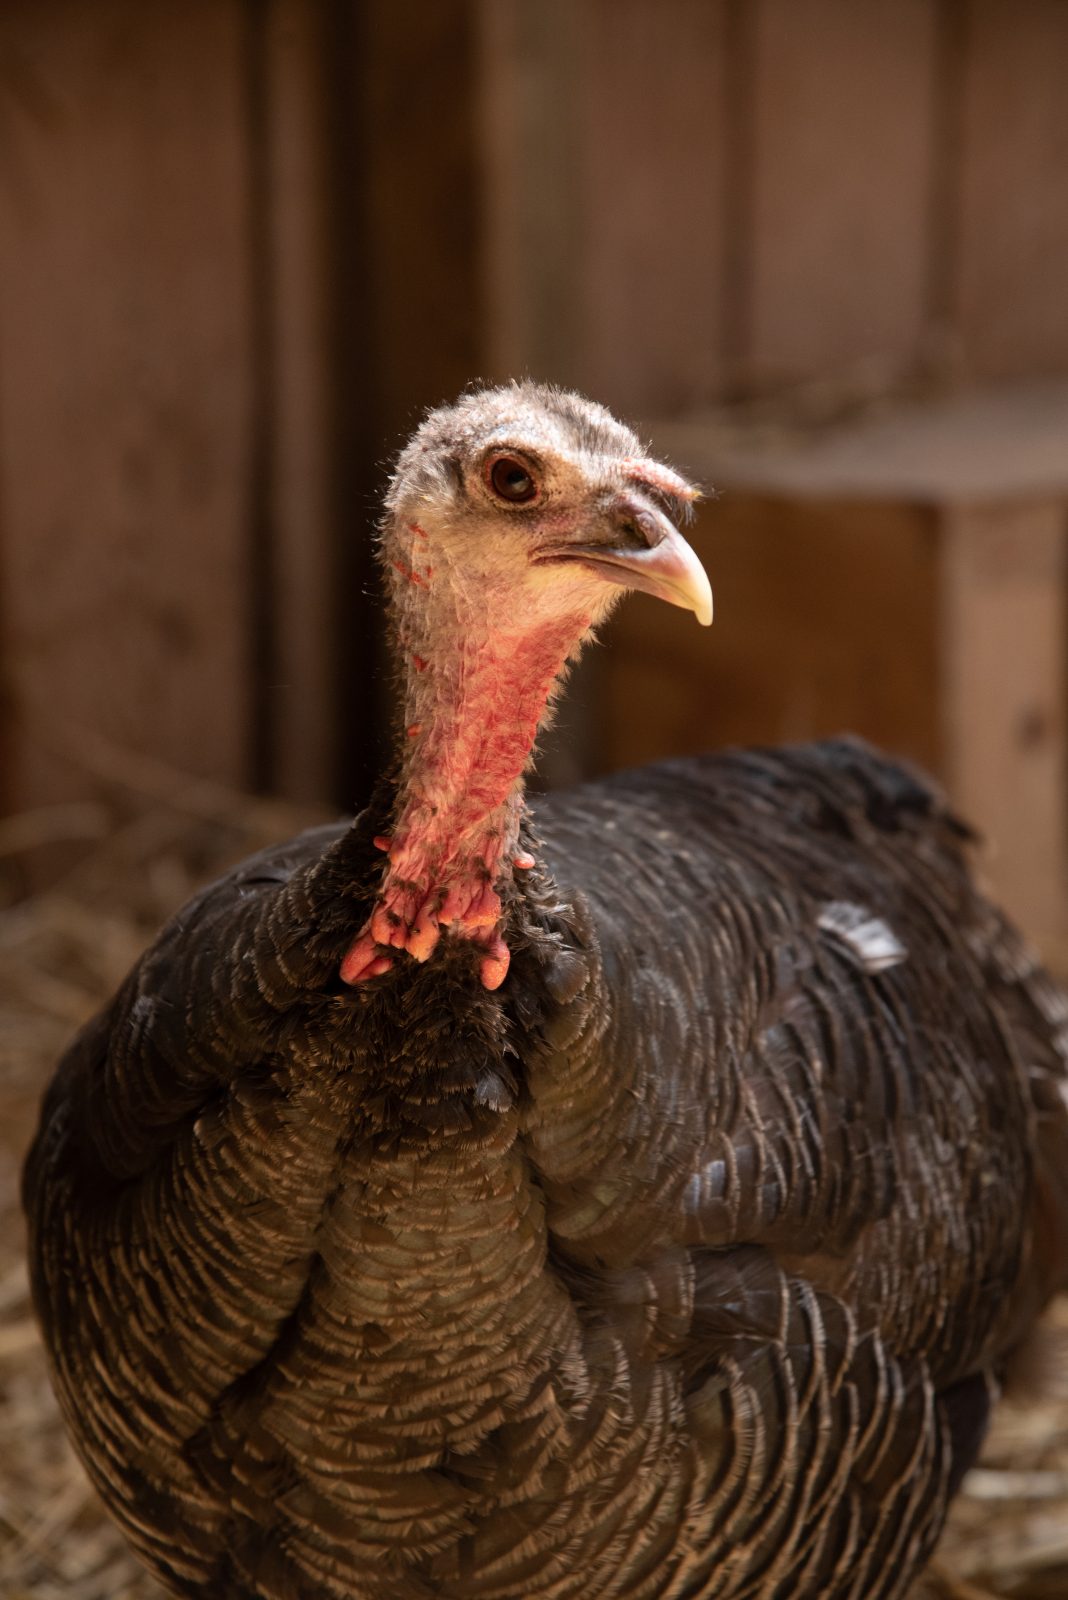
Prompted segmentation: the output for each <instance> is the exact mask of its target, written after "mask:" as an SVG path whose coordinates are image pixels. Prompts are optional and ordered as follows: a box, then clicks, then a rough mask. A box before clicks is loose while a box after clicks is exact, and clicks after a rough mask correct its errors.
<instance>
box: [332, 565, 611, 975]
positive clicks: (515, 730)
mask: <svg viewBox="0 0 1068 1600" xmlns="http://www.w3.org/2000/svg"><path fill="white" fill-rule="evenodd" d="M394 566H395V568H396V570H397V571H398V572H399V573H400V578H399V579H396V580H395V584H394V587H395V598H396V601H397V612H398V614H399V628H398V633H399V639H400V646H401V650H402V652H403V657H404V666H405V677H406V685H405V713H404V728H403V733H402V737H403V738H404V742H405V749H404V752H403V760H402V776H401V782H400V784H399V786H398V793H397V801H396V808H395V811H394V815H393V822H392V827H391V832H390V837H389V838H388V839H382V840H379V841H377V842H378V843H379V845H380V848H383V849H386V850H388V865H387V867H386V872H385V875H384V878H383V881H382V886H381V888H380V890H379V892H378V895H377V897H376V901H375V907H374V910H373V912H372V914H371V916H370V918H369V919H368V921H367V923H366V924H365V926H364V927H363V929H362V930H361V931H360V933H359V934H358V935H357V937H356V939H355V941H354V943H353V944H352V946H351V947H350V949H349V951H348V953H347V955H346V956H345V959H344V961H343V962H342V966H341V976H342V978H343V979H344V980H345V981H346V982H347V983H360V982H363V981H365V980H366V979H368V978H372V977H376V976H377V975H378V974H379V973H382V972H385V971H387V970H388V969H389V967H390V966H391V965H392V957H391V954H390V952H392V951H398V952H399V951H407V953H408V954H409V955H410V956H413V957H414V958H415V960H417V961H426V960H427V958H428V957H429V956H430V955H431V954H432V952H433V950H434V949H435V947H436V945H437V943H438V940H439V938H440V937H441V934H442V931H443V930H444V929H445V928H448V929H449V930H450V932H451V933H452V934H453V935H454V936H458V937H461V938H466V939H470V940H471V941H472V942H474V943H475V944H476V945H478V946H479V947H480V948H481V951H482V957H481V961H480V974H481V978H482V982H483V984H484V985H485V987H486V988H487V989H496V988H497V987H498V986H499V985H500V984H501V983H502V982H503V981H504V978H505V975H506V973H507V971H508V962H509V952H508V947H507V945H506V944H505V942H504V940H503V938H502V936H501V927H500V924H501V900H500V895H499V893H498V887H499V886H500V884H501V883H502V881H503V879H504V878H505V877H506V876H507V875H508V874H510V873H511V871H512V868H513V866H516V865H518V866H519V867H520V868H522V867H524V866H532V865H533V861H532V860H531V859H530V858H529V857H525V856H523V855H520V856H518V857H517V855H516V851H517V846H518V839H519V823H520V818H521V816H522V812H523V774H524V771H525V770H526V767H527V765H528V764H529V761H530V757H531V752H532V749H533V746H534V740H535V738H536V736H537V732H538V728H539V726H540V725H541V723H542V722H543V720H544V719H545V716H546V712H547V709H548V705H549V700H550V697H551V695H552V691H553V688H554V685H555V683H556V681H557V679H558V678H559V676H560V674H561V672H562V671H563V668H564V664H565V662H566V661H567V658H568V656H569V655H571V654H572V652H573V651H574V650H575V649H576V647H577V645H578V644H579V642H580V641H581V639H582V637H583V635H584V634H585V633H586V631H587V629H588V627H589V625H590V620H591V619H590V617H589V616H584V615H579V614H574V615H569V616H566V617H560V616H555V617H552V618H539V617H531V618H530V619H529V620H525V621H523V622H520V623H515V624H512V625H510V626H504V627H499V626H494V625H492V624H491V622H490V620H489V619H491V618H493V617H495V616H498V615H507V597H502V598H503V600H504V603H503V604H502V605H501V606H500V608H498V607H497V606H495V605H494V604H493V603H492V600H491V598H489V597H487V596H485V595H483V596H482V603H481V605H480V607H479V609H478V613H477V614H472V612H471V609H470V607H469V605H468V604H467V603H465V599H466V597H464V598H462V599H461V598H460V597H458V596H457V595H455V594H450V593H449V590H450V588H451V586H450V585H448V584H447V583H446V584H442V585H441V586H440V587H439V586H437V585H435V586H434V589H435V591H436V592H433V593H431V594H425V593H422V592H419V591H422V590H424V589H426V588H428V587H429V585H428V583H427V581H426V578H425V577H424V575H422V574H419V573H416V571H415V568H414V566H413V567H412V568H408V567H406V566H404V565H401V564H398V563H395V564H394ZM428 570H430V571H432V569H428ZM399 585H404V589H405V590H407V592H404V591H403V590H402V592H400V593H396V590H397V588H398V587H399ZM443 591H444V592H443ZM450 602H451V603H450Z"/></svg>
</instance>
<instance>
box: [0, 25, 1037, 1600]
mask: <svg viewBox="0 0 1068 1600" xmlns="http://www.w3.org/2000/svg"><path fill="white" fill-rule="evenodd" d="M1066 83H1068V7H1065V6H1064V4H1063V3H1062V0H1023V3H1010V0H896V3H895V4H894V5H892V6H889V5H886V4H882V3H880V0H91V3H86V0H7V3H6V4H5V6H4V7H3V10H2V13H0V995H2V999H3V1017H2V1021H0V1218H2V1226H0V1441H2V1448H0V1592H2V1593H3V1594H4V1595H7V1596H10V1597H11V1600H149V1597H152V1596H158V1595H159V1594H160V1593H161V1591H159V1590H158V1589H157V1588H155V1587H154V1585H153V1584H152V1583H151V1582H150V1581H149V1579H148V1578H147V1577H145V1576H143V1575H142V1574H141V1573H140V1572H139V1570H138V1568H137V1566H136V1563H135V1562H134V1561H133V1559H132V1558H131V1557H130V1556H128V1555H127V1553H126V1552H125V1549H124V1547H123V1546H122V1543H121V1540H120V1539H119V1536H118V1535H117V1534H116V1533H115V1532H113V1531H112V1529H111V1528H110V1526H109V1524H108V1523H107V1522H106V1520H105V1519H104V1517H103V1514H102V1512H101V1511H100V1510H99V1509H98V1507H97V1503H96V1501H95V1498H94V1496H93V1494H92V1491H91V1490H90V1488H89V1486H88V1484H87V1482H86V1480H85V1479H84V1476H83V1475H82V1473H81V1469H80V1468H79V1467H78V1465H77V1463H76V1461H75V1459H74V1457H73V1455H72V1453H71V1451H70V1448H69V1446H68V1445H67V1443H66V1441H65V1438H64V1436H63V1433H62V1429H61V1426H60V1423H59V1419H58V1415H57V1413H56V1409H55V1404H54V1402H53V1401H52V1398H51V1394H50V1390H49V1388H48V1383H47V1377H46V1373H45V1366H44V1358H43V1354H42V1352H41V1350H40V1347H39V1342H38V1337H37V1333H36V1329H35V1326H34V1323H33V1319H32V1313H31V1311H30V1306H29V1298H28V1286H27V1281H26V1273H25V1267H24V1265H23V1260H22V1238H21V1220H20V1213H19V1208H18V1195H17V1191H18V1172H19V1165H20V1161H21V1157H22V1152H23V1150H24V1148H25V1145H26V1142H27V1140H28V1138H29V1136H30V1133H31V1130H32V1126H33V1121H34V1117H35V1108H36V1103H37V1100H38V1097H39V1095H40V1092H41V1089H42V1087H43V1085H44V1083H45V1082H46V1080H47V1077H48V1075H49V1073H50V1072H51V1069H52V1066H53V1064H54V1062H55V1060H56V1058H57V1057H58V1055H59V1054H60V1052H61V1051H62V1049H63V1047H64V1045H65V1043H66V1041H67V1039H68V1038H69V1037H70V1035H71V1033H72V1032H73V1031H74V1029H75V1028H77V1027H78V1026H79V1025H80V1024H81V1023H82V1022H83V1021H84V1020H85V1019H86V1018H87V1017H88V1016H89V1015H90V1014H91V1013H92V1012H93V1011H94V1010H95V1009H96V1007H97V1006H99V1004H100V1003H101V1002H102V1001H103V999H105V998H106V996H107V995H108V994H109V993H110V992H111V991H112V989H113V988H114V986H115V985H116V983H117V982H118V981H119V980H120V979H121V977H122V976H123V975H124V973H125V972H126V970H127V969H128V967H129V966H130V964H131V963H132V961H133V960H134V959H135V958H136V956H137V955H138V953H139V952H140V950H141V949H142V948H143V946H144V944H145V942H146V941H147V940H148V938H150V937H151V934H152V933H153V931H154V929H155V928H156V927H158V926H159V924H160V923H161V921H163V920H164V919H165V918H166V917H167V916H169V915H170V914H171V913H172V912H173V911H174V910H175V909H176V908H177V907H178V906H179V905H180V904H181V903H182V901H183V900H184V899H185V898H186V897H187V896H188V895H189V894H190V893H192V892H193V890H194V889H195V888H196V887H197V886H198V885H199V884H201V883H202V882H204V881H206V880H208V879H209V878H211V877H212V876H214V875H216V874H218V873H219V872H221V871H222V870H224V869H225V868H226V867H227V866H228V865H229V864H230V863H232V862H233V861H235V860H237V859H239V858H240V857H241V856H242V855H244V854H247V853H248V852H249V851H251V850H254V849H256V848H259V847H260V846H262V845H265V844H267V843H269V842H272V841H273V840H276V839H279V838H282V837H285V836H286V835H287V834H289V833H292V832H294V831H296V830H297V829H299V828H300V827H302V826H305V825H307V824H309V823H312V822H317V821H320V820H323V819H326V818H331V817H334V816H336V815H338V814H340V813H344V812H346V811H349V810H351V809H353V808H355V807H358V806H359V804H360V803H361V800H362V799H363V798H364V797H365V796H366V795H367V793H368V791H369V787H370V784H371V782H372V780H373V777H374V775H375V773H376V772H377V770H378V768H379V765H380V763H381V761H382V759H383V751H384V749H385V743H386V736H387V727H388V717H389V704H390V700H389V694H390V685H389V679H388V674H387V672H386V670H385V666H384V648H383V639H382V634H381V626H382V624H381V607H380V599H379V591H378V576H377V571H376V568H375V563H374V558H373V552H372V543H371V534H372V531H373V528H374V523H375V518H376V515H377V510H376V508H377V504H378V499H379V496H380V494H381V492H382V488H383V486H384V483H385V479H386V473H387V470H388V464H389V461H390V458H391V456H392V454H393V453H394V452H395V451H396V449H397V448H398V447H399V445H400V444H401V443H402V442H403V440H404V438H405V437H406V436H407V434H408V433H409V432H410V431H411V428H412V427H413V425H414V423H415V422H416V420H417V419H418V418H419V416H420V415H421V413H422V412H423V410H424V409H425V408H426V407H427V406H429V405H433V404H436V403H439V402H441V401H443V400H445V399H447V398H449V397H450V396H452V395H454V394H456V393H457V392H458V391H459V390H461V389H462V388H463V387H464V386H465V385H467V384H469V383H471V381H472V380H474V379H485V380H490V381H506V380H507V379H509V378H512V377H516V376H522V375H531V376H534V377H536V378H538V379H541V380H546V381H551V382H554V383H559V384H563V385H566V386H571V387H574V388H577V389H579V390H581V391H583V392H584V393H587V394H589V395H591V396H592V397H595V398H596V399H598V400H600V401H602V402H604V403H605V404H606V405H608V406H609V407H611V408H612V409H613V410H615V411H616V412H618V413H619V414H620V415H622V416H623V417H625V418H626V419H627V420H629V421H631V422H632V423H633V424H634V425H635V426H636V427H637V428H638V431H639V432H640V433H641V434H642V435H643V436H644V437H646V438H648V439H649V440H650V441H651V442H652V444H653V446H654V448H655V449H656V450H657V451H658V452H660V453H661V454H662V455H663V456H664V457H665V458H666V459H668V460H671V461H672V462H673V463H675V464H676V465H678V466H679V467H680V468H682V469H683V470H685V471H687V472H689V473H690V474H692V475H693V476H694V477H695V478H696V479H697V480H698V481H699V482H700V483H701V484H702V485H703V486H704V488H705V491H706V493H705V496H704V499H703V502H702V504H701V507H700V509H699V511H698V514H697V519H696V522H695V525H694V528H693V530H692V540H693V543H694V546H695V548H696V549H697V550H698V552H699V554H700V555H701V557H702V559H703V561H704V562H705V565H706V567H707V569H708V571H709V574H710V576H711V579H712V584H713V588H714V590H715V594H716V622H715V626H714V627H713V629H712V630H711V632H705V630H702V629H698V628H697V627H695V626H692V625H688V622H687V620H685V619H681V618H680V616H679V614H678V613H675V612H671V611H669V610H668V609H667V608H663V607H657V606H656V605H655V604H654V603H653V602H652V601H650V600H646V599H644V598H643V597H640V596H639V597H635V598H634V599H633V600H630V601H628V603H627V605H626V606H624V607H623V608H622V609H621V610H620V612H619V614H618V616H617V617H616V618H615V619H614V620H613V622H612V623H611V625H610V626H609V627H608V628H607V629H606V630H605V632H604V635H603V648H600V649H597V650H595V651H592V652H589V653H588V654H587V657H586V658H585V659H584V661H583V664H582V665H581V667H580V668H579V669H578V671H577V672H576V673H575V675H574V679H573V683H572V688H571V692H570V693H569V696H568V698H567V701H566V703H565V705H564V707H563V710H562V713H561V716H560V718H559V722H558V724H557V727H556V728H555V729H554V731H553V733H552V734H551V736H550V737H549V738H548V739H547V740H546V743H545V747H544V750H543V752H542V757H541V760H540V762H539V768H538V778H537V781H538V782H540V783H543V784H546V785H561V784H567V783H572V782H575V781H578V780H581V779H583V778H585V777H590V776H593V775H596V774H599V773H602V772H605V771H609V770H613V769H617V768H620V767H624V766H629V765H633V764H636V763H639V762H643V761H647V760H653V759H656V758H658V757H661V756H666V755H674V754H681V753H684V752H689V751H698V750H703V749H710V748H716V747H720V746H723V745H729V744H738V743H746V744H749V743H764V742H778V741H783V740H786V741H792V740H799V739H806V738H810V737H818V736H823V735H827V734H832V733H837V732H840V731H843V730H848V731H850V732H853V733H857V734H860V735H862V736H864V737H866V738H868V739H870V740H872V741H874V742H875V743H877V744H879V745H882V746H885V747H886V748H888V749H890V750H892V751H893V752H895V753H896V754H898V755H901V756H904V757H906V758H907V759H909V760H912V761H914V762H916V763H917V764H919V765H920V766H922V767H923V768H925V769H926V770H927V771H929V772H931V773H933V774H934V775H935V776H936V777H937V778H938V780H939V781H940V782H941V783H942V784H943V785H944V786H945V788H946V790H947V791H948V792H949V793H950V794H951V796H952V797H953V800H954V803H955V804H956V805H957V806H958V807H959V809H960V810H961V812H962V813H963V814H964V815H966V816H967V817H968V818H969V819H970V820H971V821H972V822H973V823H974V824H975V825H976V827H977V829H978V830H979V832H980V834H981V835H982V836H983V840H984V843H983V846H982V850H981V871H982V873H983V875H984V878H985V879H986V881H988V882H989V883H990V884H991V885H992V887H993V888H994V890H995V891H996V893H997V895H998V896H999V898H1000V899H1001V900H1002V901H1003V902H1004V904H1005V905H1006V906H1007V908H1008V909H1009V910H1010V911H1011V913H1012V914H1013V916H1014V917H1015V918H1016V919H1017V921H1018V922H1019V923H1020V925H1021V926H1022V927H1023V929H1024V930H1025V932H1026V933H1027V934H1028V935H1029V936H1030V937H1031V939H1032V940H1033V941H1034V942H1035V943H1036V945H1037V946H1038V948H1039V949H1040V950H1041V951H1042V953H1043V955H1044V957H1045V958H1046V960H1047V961H1048V962H1049V963H1050V964H1051V966H1052V967H1053V968H1054V970H1056V971H1058V972H1060V973H1061V974H1066V973H1068V761H1066V740H1068V723H1066V718H1065V694H1066V688H1068V674H1066V661H1065V633H1066V629H1065V619H1066V563H1065V547H1066V537H1068V293H1066V285H1068V94H1066V93H1065V84H1066ZM1050 1326H1051V1336H1052V1340H1053V1347H1054V1348H1055V1349H1060V1348H1061V1347H1062V1344H1063V1342H1064V1341H1066V1340H1068V1306H1065V1305H1058V1306H1055V1307H1054V1309H1053V1312H1052V1314H1051V1323H1050ZM1061 1367H1062V1370H1068V1363H1064V1362H1062V1363H1061ZM1060 1383H1061V1386H1062V1389H1063V1392H1061V1393H1058V1391H1057V1383H1056V1381H1052V1380H1051V1382H1050V1383H1047V1386H1046V1388H1045V1390H1044V1391H1043V1394H1042V1396H1041V1397H1040V1398H1039V1399H1037V1400H1036V1401H1033V1402H1032V1403H1025V1401H1024V1400H1022V1399H1021V1400H1020V1401H1019V1402H1017V1403H1015V1404H1010V1405H1007V1406H1006V1407H1005V1408H1004V1409H1003V1412H1002V1414H1001V1416H1000V1418H999V1421H998V1423H997V1425H996V1428H995V1431H994V1433H993V1435H992V1437H991V1440H990V1442H989V1444H988V1447H987V1451H986V1455H985V1456H984V1460H983V1463H982V1465H981V1466H980V1467H979V1468H978V1469H977V1470H976V1471H975V1472H974V1473H973V1474H972V1475H971V1477H970V1478H969V1480H968V1482H967V1484H966V1487H965V1492H964V1494H963V1495H962V1497H961V1499H960V1501H959V1503H958V1506H957V1508H956V1510H955V1512H954V1515H953V1520H952V1522H951V1526H950V1528H949V1531H948V1533H947V1536H946V1539H945V1541H944V1543H943V1545H942V1547H941V1550H940V1552H939V1556H938V1560H937V1563H936V1565H935V1567H934V1568H933V1569H932V1572H931V1574H930V1576H929V1578H928V1579H927V1580H926V1583H927V1587H926V1589H925V1590H924V1591H923V1592H924V1593H925V1594H926V1596H927V1597H928V1600H939V1597H940V1600H1055V1597H1058V1596H1063V1595H1065V1594H1066V1593H1068V1384H1065V1382H1064V1379H1063V1377H1062V1378H1061V1379H1060ZM917 1600H919V1594H918V1596H917Z"/></svg>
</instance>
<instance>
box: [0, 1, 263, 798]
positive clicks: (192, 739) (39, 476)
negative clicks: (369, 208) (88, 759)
mask: <svg viewBox="0 0 1068 1600" xmlns="http://www.w3.org/2000/svg"><path fill="white" fill-rule="evenodd" d="M241 23H242V19H241V10H240V6H239V5H238V4H237V3H236V0H210V3H209V0H189V3H186V4H183V5H173V4H166V3H161V0H149V3H146V0H100V3H99V4H96V5H94V6H91V7H86V6H84V5H80V4H78V3H77V0H50V3H48V4H40V3H32V4H31V3H29V0H26V3H12V4H9V5H7V6H6V7H5V8H4V10H3V14H2V17H0V57H2V58H3V59H4V60H5V61H12V60H14V61H17V62H18V63H19V70H20V72H21V73H22V74H23V75H24V79H25V82H26V83H27V84H28V85H29V90H28V92H27V94H26V95H25V96H23V97H20V98H19V99H18V100H16V101H14V102H9V103H8V104H7V105H6V107H5V119H6V121H7V124H8V126H7V129H6V133H7V137H6V139H5V154H4V160H3V164H2V167H0V252H2V260H0V522H2V525H3V529H4V569H5V595H4V604H5V607H6V615H5V622H4V628H3V633H4V636H5V642H6V646H7V649H8V652H9V659H8V663H7V672H8V674H9V676H10V679H11V681H12V683H13V686H14V692H15V694H16V695H17V696H18V697H19V699H20V701H21V702H22V711H23V715H22V717H20V720H19V722H18V724H17V726H16V728H15V729H14V733H13V744H14V748H13V751H12V760H11V771H10V772H9V774H8V794H7V803H8V804H10V805H13V806H25V805H30V804H33V803H38V802H41V801H45V800H49V799H57V798H64V797H67V796H71V795H76V794H79V793H83V792H85V791H86V789H87V787H89V786H90V785H89V781H88V780H87V778H86V777H85V775H84V774H83V773H82V772H81V771H80V770H79V768H78V765H77V762H76V761H73V760H71V759H67V758H65V757H64V756H62V755H60V754H57V753H56V752H57V747H62V746H63V744H64V740H65V733H64V729H65V727H66V726H67V725H68V724H75V725H77V726H78V727H80V728H82V729H85V730H88V731H89V732H90V733H93V732H95V733H97V734H99V735H103V736H105V737H106V738H108V739H110V740H113V741H115V742H116V743H118V744H121V745H124V746H128V747H129V748H131V749H133V750H135V751H143V752H147V753H150V754H153V755H155V756H157V757H160V758H162V759H164V760H165V761H167V762H169V763H171V764H172V765H173V766H174V767H175V768H177V769H181V770H184V771H189V772H193V773H201V774H209V775H214V776H217V777H219V778H222V779H224V780H226V781H228V782H232V783H240V782H242V781H244V780H245V778H246V776H247V759H246V754H247V745H246V731H247V726H248V704H249V684H248V671H247V667H248V662H247V596H246V590H247V583H246V558H247V548H246V520H245V513H246V507H247V495H248V485H247V471H248V464H249V453H248V445H249V438H248V417H249V408H250V375H249V374H250V361H249V319H248V306H247V277H248V274H247V246H248V233H247V222H248V218H247V210H246V197H247V150H246V143H245V134H246V129H245V124H244V113H243V106H244V100H243V94H242V82H241V72H242V65H241V63H242V31H241ZM35 725H36V727H37V729H38V731H39V732H40V734H41V735H43V737H42V738H37V737H35V734H34V728H35Z"/></svg>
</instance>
